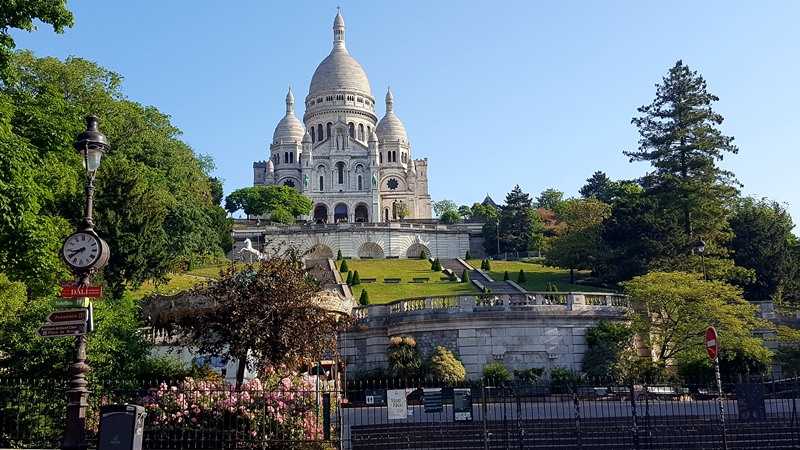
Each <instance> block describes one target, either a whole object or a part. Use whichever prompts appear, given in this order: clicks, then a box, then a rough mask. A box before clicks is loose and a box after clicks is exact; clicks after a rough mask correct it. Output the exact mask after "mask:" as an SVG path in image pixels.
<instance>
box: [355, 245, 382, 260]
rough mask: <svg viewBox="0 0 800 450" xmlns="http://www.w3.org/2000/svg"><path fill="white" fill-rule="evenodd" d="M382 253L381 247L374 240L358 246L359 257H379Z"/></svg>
mask: <svg viewBox="0 0 800 450" xmlns="http://www.w3.org/2000/svg"><path fill="white" fill-rule="evenodd" d="M383 255H384V253H383V247H381V246H380V245H378V244H376V243H374V242H365V243H363V244H361V247H359V248H358V257H359V258H372V259H381V258H383V257H384V256H383Z"/></svg>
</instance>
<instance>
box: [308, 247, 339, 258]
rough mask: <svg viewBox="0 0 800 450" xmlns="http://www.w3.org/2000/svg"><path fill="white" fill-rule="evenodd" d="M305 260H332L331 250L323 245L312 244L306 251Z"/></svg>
mask: <svg viewBox="0 0 800 450" xmlns="http://www.w3.org/2000/svg"><path fill="white" fill-rule="evenodd" d="M306 259H333V250H331V248H330V247H328V246H327V245H325V244H314V246H312V247H311V248H310V249H309V250H308V254H307V255H306Z"/></svg>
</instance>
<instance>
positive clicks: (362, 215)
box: [353, 203, 369, 222]
mask: <svg viewBox="0 0 800 450" xmlns="http://www.w3.org/2000/svg"><path fill="white" fill-rule="evenodd" d="M353 216H354V220H355V221H356V222H369V208H368V207H367V205H365V204H363V203H359V204H357V205H356V207H355V209H354V210H353Z"/></svg>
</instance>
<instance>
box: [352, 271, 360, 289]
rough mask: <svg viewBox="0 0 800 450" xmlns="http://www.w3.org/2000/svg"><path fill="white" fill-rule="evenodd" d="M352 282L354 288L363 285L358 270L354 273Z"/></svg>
mask: <svg viewBox="0 0 800 450" xmlns="http://www.w3.org/2000/svg"><path fill="white" fill-rule="evenodd" d="M352 281H353V284H352V285H353V286H358V285H359V284H361V277H360V276H359V275H358V271H357V270H356V271H355V272H353V280H352Z"/></svg>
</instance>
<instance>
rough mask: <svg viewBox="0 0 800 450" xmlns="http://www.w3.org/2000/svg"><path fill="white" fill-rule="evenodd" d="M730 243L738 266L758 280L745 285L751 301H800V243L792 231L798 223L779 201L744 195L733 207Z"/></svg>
mask: <svg viewBox="0 0 800 450" xmlns="http://www.w3.org/2000/svg"><path fill="white" fill-rule="evenodd" d="M728 223H729V225H730V227H731V230H732V231H733V234H734V236H733V239H731V241H730V242H729V243H728V246H729V248H730V249H731V253H732V254H733V260H734V261H735V262H736V265H737V266H740V267H745V268H748V269H752V270H754V271H755V281H754V282H752V283H747V284H744V285H743V286H742V287H743V288H744V296H745V298H746V299H748V300H751V301H761V300H767V299H775V300H781V299H785V300H789V301H797V300H800V281H798V277H800V258H798V256H800V252H798V249H800V244H798V241H797V238H796V237H795V236H794V234H792V229H793V228H794V223H793V222H792V219H791V217H790V216H789V213H787V212H786V209H785V208H784V207H783V206H782V205H781V204H779V203H778V202H775V201H772V200H768V199H761V200H756V199H753V198H750V197H748V198H743V199H741V200H740V201H739V202H738V203H737V204H735V205H734V206H733V208H732V212H731V216H730V218H729V219H728Z"/></svg>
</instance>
